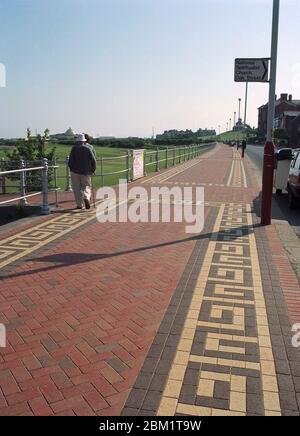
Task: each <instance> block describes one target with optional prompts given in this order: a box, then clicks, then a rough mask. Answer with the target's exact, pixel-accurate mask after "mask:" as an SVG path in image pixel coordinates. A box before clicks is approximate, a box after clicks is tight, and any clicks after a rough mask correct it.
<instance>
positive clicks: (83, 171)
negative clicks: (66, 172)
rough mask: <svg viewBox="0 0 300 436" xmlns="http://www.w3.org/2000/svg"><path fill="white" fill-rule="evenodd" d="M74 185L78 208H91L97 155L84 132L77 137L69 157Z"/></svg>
mask: <svg viewBox="0 0 300 436" xmlns="http://www.w3.org/2000/svg"><path fill="white" fill-rule="evenodd" d="M69 168H70V171H71V179H72V186H73V191H74V196H75V201H76V205H77V209H83V204H84V206H85V208H86V209H90V208H91V204H90V201H91V189H92V175H93V174H94V173H95V171H96V157H95V154H94V153H93V151H92V149H91V146H90V145H89V144H87V141H86V138H85V136H84V134H80V135H78V136H77V138H76V144H75V145H74V147H73V148H72V150H71V153H70V157H69Z"/></svg>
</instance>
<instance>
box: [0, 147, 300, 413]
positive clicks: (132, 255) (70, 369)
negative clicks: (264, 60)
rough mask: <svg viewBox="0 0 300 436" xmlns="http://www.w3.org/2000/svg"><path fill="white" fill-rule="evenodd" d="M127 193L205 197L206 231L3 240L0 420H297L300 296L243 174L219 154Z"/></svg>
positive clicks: (90, 228) (56, 223) (115, 229)
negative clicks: (164, 191) (172, 190)
mask: <svg viewBox="0 0 300 436" xmlns="http://www.w3.org/2000/svg"><path fill="white" fill-rule="evenodd" d="M135 185H137V186H139V185H142V186H144V187H146V188H147V189H150V188H151V187H152V186H160V187H161V186H164V185H165V186H172V185H174V186H196V185H199V186H203V187H204V188H205V202H206V208H205V229H204V231H203V232H202V233H201V234H200V235H196V236H193V235H187V234H186V233H185V224H184V223H169V224H163V223H159V224H158V223H156V224H155V223H148V224H141V223H139V224H132V223H131V224H120V223H118V224H117V223H115V224H113V223H105V224H99V223H98V222H97V221H96V220H95V218H94V211H93V210H91V211H90V212H88V213H84V212H79V213H74V212H72V211H66V212H65V213H59V214H55V215H52V216H51V217H50V219H49V218H47V219H39V220H38V221H36V226H35V228H30V227H29V226H28V224H26V225H25V226H23V225H20V226H18V227H17V228H16V230H15V231H14V229H12V228H9V229H8V230H6V231H4V232H3V235H2V241H1V245H0V254H1V257H0V268H1V271H0V272H1V282H0V286H1V292H0V322H2V323H4V324H5V325H6V327H7V333H8V341H7V347H6V348H0V415H1V416H2V415H120V414H123V415H138V414H141V415H157V414H158V415H162V414H168V415H176V414H178V415H181V414H186V415H191V414H192V415H223V414H225V415H226V414H227V415H230V414H233V415H240V414H241V415H246V414H247V415H268V414H273V415H278V414H283V415H297V414H298V415H299V410H300V383H299V381H300V372H299V371H300V369H299V368H300V352H299V349H296V348H292V346H291V338H292V333H291V325H292V324H293V323H295V322H297V321H298V322H300V299H299V296H300V289H299V284H298V281H297V279H296V276H295V274H294V272H293V270H292V268H291V266H290V264H289V262H288V259H287V257H286V256H285V253H284V249H283V247H282V245H281V243H280V240H279V238H278V237H277V234H276V231H275V229H274V227H273V226H270V227H269V228H266V229H265V228H261V227H259V226H258V223H257V218H256V216H255V215H254V214H252V213H251V208H252V204H253V202H254V201H257V199H258V198H259V193H260V192H259V191H260V190H259V186H258V184H257V183H256V181H255V180H254V178H253V177H251V171H250V170H249V168H248V164H247V161H245V162H244V163H243V162H242V160H241V158H240V155H239V154H238V153H237V152H236V151H235V150H233V149H231V148H229V147H228V146H225V145H219V146H217V147H216V148H215V149H214V150H213V151H210V152H209V153H206V154H205V155H203V156H201V157H200V158H198V159H195V160H193V161H190V162H188V163H187V164H183V165H178V166H177V167H176V168H175V169H174V168H172V169H168V170H164V171H162V172H161V173H159V174H158V175H156V176H149V177H147V178H146V179H143V180H142V181H141V182H138V183H137V182H136V183H135ZM69 198H70V197H69V194H66V197H65V201H67V203H66V204H67V205H68V206H67V207H68V208H71V205H72V203H71V202H70V201H69ZM297 318H298V319H297Z"/></svg>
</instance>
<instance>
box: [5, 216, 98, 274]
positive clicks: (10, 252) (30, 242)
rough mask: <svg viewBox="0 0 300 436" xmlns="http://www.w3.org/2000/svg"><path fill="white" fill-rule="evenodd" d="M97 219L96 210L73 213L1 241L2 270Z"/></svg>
mask: <svg viewBox="0 0 300 436" xmlns="http://www.w3.org/2000/svg"><path fill="white" fill-rule="evenodd" d="M93 219H95V210H94V209H91V210H90V211H84V212H76V213H75V212H73V213H72V212H71V213H67V214H64V215H63V216H60V217H58V218H54V219H51V220H50V221H46V222H45V223H42V224H40V225H38V226H36V227H34V228H30V229H27V230H25V231H24V232H21V233H18V234H16V235H13V236H11V237H9V238H7V239H4V240H3V241H1V244H0V269H1V268H3V267H5V266H6V265H8V264H10V263H12V262H14V261H16V260H18V259H20V258H22V257H24V256H26V255H28V254H31V253H32V252H34V251H36V250H38V249H40V248H42V247H43V246H45V245H47V244H49V243H50V242H52V241H54V240H56V239H58V238H60V237H61V236H64V235H66V234H67V233H69V232H71V231H73V230H75V229H77V228H79V227H81V226H83V225H84V224H87V223H88V222H89V221H91V220H93Z"/></svg>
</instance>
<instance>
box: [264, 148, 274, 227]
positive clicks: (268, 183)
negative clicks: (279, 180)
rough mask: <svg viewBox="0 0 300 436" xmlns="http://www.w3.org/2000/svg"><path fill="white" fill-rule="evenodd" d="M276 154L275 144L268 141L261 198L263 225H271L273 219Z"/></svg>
mask: <svg viewBox="0 0 300 436" xmlns="http://www.w3.org/2000/svg"><path fill="white" fill-rule="evenodd" d="M274 156H275V148H274V144H273V142H272V141H267V142H266V145H265V151H264V169H263V185H262V198H261V224H262V225H263V226H269V225H270V224H271V221H272V195H273V178H274Z"/></svg>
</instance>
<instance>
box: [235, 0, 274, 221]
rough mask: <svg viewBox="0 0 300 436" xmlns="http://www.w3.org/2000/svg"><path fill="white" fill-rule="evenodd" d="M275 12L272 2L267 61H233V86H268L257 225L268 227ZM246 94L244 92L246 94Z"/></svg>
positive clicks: (271, 160)
mask: <svg viewBox="0 0 300 436" xmlns="http://www.w3.org/2000/svg"><path fill="white" fill-rule="evenodd" d="M279 9H280V0H273V22H272V45H271V58H262V59H259V58H257V59H256V58H254V59H251V58H250V59H236V60H235V71H234V80H235V82H246V83H249V82H263V83H266V82H268V83H269V104H268V128H267V142H266V145H265V150H264V168H263V182H262V200H261V224H262V225H265V226H266V225H270V224H271V221H272V194H273V178H274V151H275V149H274V143H273V132H274V115H275V92H276V74H277V51H278V29H279ZM269 63H270V64H271V68H270V77H269ZM246 92H248V89H247V90H246ZM245 112H246V110H245ZM245 118H246V115H245Z"/></svg>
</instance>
